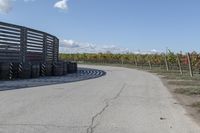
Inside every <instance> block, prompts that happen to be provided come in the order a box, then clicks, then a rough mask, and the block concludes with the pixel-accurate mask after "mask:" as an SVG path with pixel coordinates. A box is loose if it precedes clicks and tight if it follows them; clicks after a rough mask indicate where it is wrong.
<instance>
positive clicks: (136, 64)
mask: <svg viewBox="0 0 200 133" xmlns="http://www.w3.org/2000/svg"><path fill="white" fill-rule="evenodd" d="M135 66H136V67H138V63H137V56H135Z"/></svg>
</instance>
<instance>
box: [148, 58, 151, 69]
mask: <svg viewBox="0 0 200 133" xmlns="http://www.w3.org/2000/svg"><path fill="white" fill-rule="evenodd" d="M148 63H149V69H150V70H151V69H152V65H151V61H150V60H149V61H148Z"/></svg>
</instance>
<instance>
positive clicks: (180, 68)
mask: <svg viewBox="0 0 200 133" xmlns="http://www.w3.org/2000/svg"><path fill="white" fill-rule="evenodd" d="M177 62H178V67H179V71H180V74H181V75H183V70H182V67H181V61H180V58H179V56H178V54H177Z"/></svg>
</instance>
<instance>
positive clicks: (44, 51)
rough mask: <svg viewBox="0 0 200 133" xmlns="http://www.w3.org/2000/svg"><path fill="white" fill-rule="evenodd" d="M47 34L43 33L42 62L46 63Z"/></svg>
mask: <svg viewBox="0 0 200 133" xmlns="http://www.w3.org/2000/svg"><path fill="white" fill-rule="evenodd" d="M46 57H47V35H46V34H44V35H43V62H44V63H46V61H47V58H46Z"/></svg>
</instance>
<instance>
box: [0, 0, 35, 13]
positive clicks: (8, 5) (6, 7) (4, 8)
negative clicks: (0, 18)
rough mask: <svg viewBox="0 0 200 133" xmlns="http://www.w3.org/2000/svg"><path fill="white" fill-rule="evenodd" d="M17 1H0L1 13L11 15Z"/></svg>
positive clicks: (27, 0)
mask: <svg viewBox="0 0 200 133" xmlns="http://www.w3.org/2000/svg"><path fill="white" fill-rule="evenodd" d="M13 1H17V0H0V13H5V14H7V13H9V12H10V11H11V10H12V8H13V7H12V3H13ZM23 1H24V2H33V1H35V0H23Z"/></svg>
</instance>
